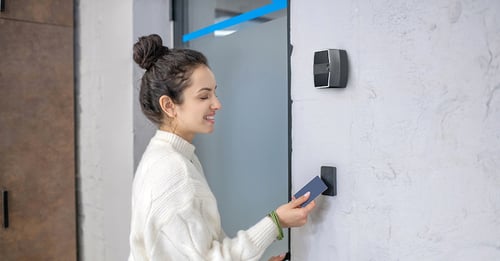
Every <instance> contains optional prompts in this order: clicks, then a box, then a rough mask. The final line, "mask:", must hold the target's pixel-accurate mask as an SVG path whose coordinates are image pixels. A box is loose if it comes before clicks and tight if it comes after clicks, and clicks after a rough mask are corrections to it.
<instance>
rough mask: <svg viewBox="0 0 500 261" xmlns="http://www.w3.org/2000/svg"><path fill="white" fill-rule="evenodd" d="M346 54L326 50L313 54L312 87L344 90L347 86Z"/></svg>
mask: <svg viewBox="0 0 500 261" xmlns="http://www.w3.org/2000/svg"><path fill="white" fill-rule="evenodd" d="M347 68H348V67H347V52H346V51H345V50H339V49H327V50H322V51H317V52H314V86H315V87H316V88H345V87H346V85H347Z"/></svg>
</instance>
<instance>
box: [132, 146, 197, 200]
mask: <svg viewBox="0 0 500 261" xmlns="http://www.w3.org/2000/svg"><path fill="white" fill-rule="evenodd" d="M187 164H188V162H187V160H186V159H185V157H183V156H182V155H181V154H180V153H179V152H177V151H176V150H175V149H173V148H171V147H170V148H168V147H165V146H163V147H161V148H157V147H154V146H148V148H147V149H146V151H145V152H144V154H143V157H142V159H141V161H140V163H139V166H138V167H137V171H136V174H135V177H134V179H135V180H137V181H139V180H141V183H142V184H143V185H144V186H146V187H149V189H150V190H151V192H152V194H153V196H154V195H156V196H158V195H160V194H163V193H164V192H165V191H168V190H172V189H174V188H176V187H181V186H183V185H185V184H186V183H187V182H188V179H189V178H188V177H189V174H188V166H187ZM154 197H155V196H154Z"/></svg>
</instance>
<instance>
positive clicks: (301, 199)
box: [290, 192, 311, 208]
mask: <svg viewBox="0 0 500 261" xmlns="http://www.w3.org/2000/svg"><path fill="white" fill-rule="evenodd" d="M310 195H311V193H310V192H307V193H306V194H304V195H303V196H301V197H299V198H298V199H296V200H292V202H290V203H291V204H292V207H293V208H296V207H298V206H300V205H302V203H304V202H306V201H307V199H309V196H310Z"/></svg>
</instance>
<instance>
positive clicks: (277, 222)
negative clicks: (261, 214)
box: [268, 210, 283, 240]
mask: <svg viewBox="0 0 500 261" xmlns="http://www.w3.org/2000/svg"><path fill="white" fill-rule="evenodd" d="M268 216H269V217H270V218H271V219H272V220H273V222H274V224H275V225H276V227H277V228H278V237H277V239H278V240H281V239H283V228H282V227H281V224H280V220H279V218H278V214H276V211H274V210H273V211H271V213H269V215H268Z"/></svg>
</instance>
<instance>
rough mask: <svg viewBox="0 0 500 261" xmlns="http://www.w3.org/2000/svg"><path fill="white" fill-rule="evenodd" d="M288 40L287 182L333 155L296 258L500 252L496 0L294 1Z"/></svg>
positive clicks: (300, 232)
mask: <svg viewBox="0 0 500 261" xmlns="http://www.w3.org/2000/svg"><path fill="white" fill-rule="evenodd" d="M291 42H292V44H293V45H294V50H293V56H292V58H291V59H292V99H293V101H294V102H293V109H292V113H293V127H292V131H293V134H292V135H293V158H292V173H293V180H292V182H293V188H294V190H297V189H299V188H300V186H302V185H303V184H304V183H305V182H306V181H307V180H309V179H310V178H311V175H313V173H314V174H318V173H319V169H320V166H321V165H332V166H336V167H337V169H338V173H337V175H338V196H337V197H336V198H324V197H323V198H321V199H320V200H319V201H318V208H317V209H316V211H315V212H314V214H313V215H312V216H311V218H310V223H309V224H308V225H306V226H305V227H304V228H301V229H297V230H293V231H292V253H293V258H294V260H344V261H346V260H357V261H358V260H500V189H499V188H500V171H499V169H500V92H499V90H500V68H499V65H500V2H499V1H495V0H491V1H488V0H481V1H430V0H425V1H420V0H419V1H368V0H358V1H351V0H345V1H344V0H338V1H329V0H316V1H312V2H311V1H292V3H291ZM325 48H339V49H345V50H347V52H348V56H349V59H350V75H349V77H350V79H349V83H348V87H347V88H346V89H327V90H317V89H315V88H314V87H313V77H312V62H313V60H312V59H313V52H314V51H316V50H321V49H325Z"/></svg>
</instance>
